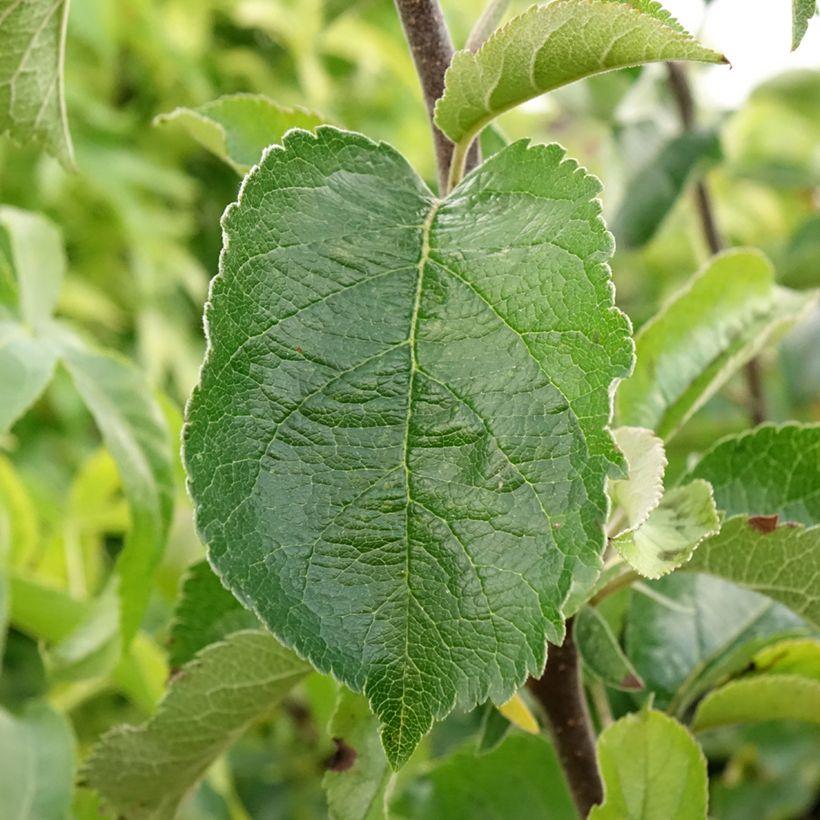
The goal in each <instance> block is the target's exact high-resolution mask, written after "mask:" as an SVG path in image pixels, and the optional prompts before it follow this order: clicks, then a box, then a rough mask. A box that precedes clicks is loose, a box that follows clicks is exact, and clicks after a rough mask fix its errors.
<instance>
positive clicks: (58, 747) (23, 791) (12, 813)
mask: <svg viewBox="0 0 820 820" xmlns="http://www.w3.org/2000/svg"><path fill="white" fill-rule="evenodd" d="M0 760H2V761H3V763H2V765H1V766H0V801H1V803H0V804H1V805H2V816H3V820H59V819H61V818H65V817H68V816H69V811H70V808H71V796H72V792H73V789H74V738H73V736H72V734H71V727H70V725H69V723H68V721H67V720H66V719H65V718H64V717H63V716H62V715H60V714H59V713H58V712H56V711H54V709H52V708H51V707H50V706H47V705H46V704H41V703H29V704H28V705H27V706H26V707H25V709H24V710H23V712H22V713H21V714H20V715H12V714H10V713H9V712H6V711H5V710H4V709H0Z"/></svg>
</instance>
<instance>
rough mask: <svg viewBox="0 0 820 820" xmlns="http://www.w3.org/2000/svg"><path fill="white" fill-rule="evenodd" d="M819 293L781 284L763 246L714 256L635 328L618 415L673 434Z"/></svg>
mask: <svg viewBox="0 0 820 820" xmlns="http://www.w3.org/2000/svg"><path fill="white" fill-rule="evenodd" d="M815 298H816V295H815V294H813V293H798V292H796V291H791V290H788V289H787V288H781V287H778V286H776V285H775V279H774V269H773V268H772V266H771V263H770V262H769V260H768V259H767V258H766V257H765V256H764V255H763V254H762V253H760V252H759V251H756V250H751V249H736V250H731V251H727V252H725V253H722V254H719V255H718V256H715V257H713V258H712V259H711V260H709V262H707V263H706V265H705V266H704V268H703V269H702V270H701V271H700V272H699V273H698V274H697V275H696V276H695V278H694V279H693V280H692V281H691V282H690V283H689V284H688V285H687V286H686V288H684V289H683V290H682V291H681V292H679V293H678V294H677V295H675V296H674V297H673V298H672V300H671V301H670V302H669V303H668V304H667V305H666V306H665V307H664V308H663V309H662V310H661V311H660V312H659V313H658V314H657V315H656V316H655V317H654V318H653V319H652V320H651V321H649V322H648V323H647V324H646V325H644V327H642V328H641V330H640V332H639V333H638V335H637V336H636V338H635V344H636V354H637V363H636V365H635V372H634V373H633V374H632V376H631V377H630V378H629V379H627V380H626V381H625V382H623V384H621V385H620V387H619V389H618V395H617V402H616V408H617V417H618V421H619V423H620V424H624V425H633V426H640V427H648V428H651V429H653V430H654V431H655V432H656V433H657V434H658V435H659V436H661V437H662V438H665V439H666V438H669V437H670V436H671V435H672V434H674V433H675V432H676V431H677V430H678V429H679V428H680V427H681V426H682V425H683V424H684V423H685V422H686V421H687V419H688V418H689V417H690V416H691V415H692V414H693V413H694V412H695V411H696V410H698V408H700V407H701V406H702V405H703V404H704V402H705V401H706V400H707V399H708V398H709V397H710V396H711V395H712V394H713V393H714V392H715V391H716V390H718V389H719V388H720V387H721V386H722V385H723V384H724V383H725V382H726V380H727V379H728V378H729V377H730V376H731V375H732V373H734V372H735V371H736V370H737V369H738V368H739V367H740V366H742V365H743V364H745V363H746V362H747V361H748V360H749V359H750V358H751V357H752V356H754V355H755V354H756V353H757V352H758V351H759V350H760V349H761V348H762V347H763V346H764V344H765V343H766V341H767V340H768V338H769V337H770V336H771V335H772V334H773V333H774V332H775V331H777V330H778V329H782V328H784V327H786V326H787V325H788V324H790V323H791V322H793V321H794V320H795V319H797V318H798V317H799V316H801V315H802V314H803V312H804V311H805V310H807V309H808V307H809V306H810V305H811V304H813V303H814V301H815Z"/></svg>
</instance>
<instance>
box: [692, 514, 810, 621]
mask: <svg viewBox="0 0 820 820" xmlns="http://www.w3.org/2000/svg"><path fill="white" fill-rule="evenodd" d="M818 560H820V527H812V528H810V529H807V528H805V527H801V526H799V525H797V524H785V525H783V526H777V525H776V521H775V519H774V518H767V517H761V516H752V517H747V516H745V515H738V516H735V517H734V518H730V519H729V520H728V521H726V522H724V524H723V526H722V527H721V529H720V532H719V533H718V534H717V535H715V536H712V537H711V538H707V539H706V541H704V542H703V543H702V544H701V545H700V547H699V548H698V550H697V552H696V553H695V555H694V556H693V558H692V560H691V561H690V562H689V564H688V566H687V569H691V570H695V571H697V572H708V573H710V574H711V575H717V576H719V577H720V578H725V579H726V580H727V581H732V582H733V583H735V584H739V585H740V586H743V587H746V589H751V590H754V591H755V592H759V593H761V594H763V595H767V596H768V597H769V598H772V599H774V600H775V601H780V603H782V604H785V605H786V606H787V607H789V609H791V610H792V611H793V612H796V613H797V614H798V615H800V616H801V617H803V618H805V619H806V620H807V621H809V622H810V623H812V624H814V626H816V627H820V590H818V587H817V573H818Z"/></svg>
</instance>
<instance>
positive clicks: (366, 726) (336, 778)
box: [322, 687, 391, 820]
mask: <svg viewBox="0 0 820 820" xmlns="http://www.w3.org/2000/svg"><path fill="white" fill-rule="evenodd" d="M378 729H379V722H378V720H377V719H376V717H375V716H374V715H373V713H372V712H371V711H370V707H369V706H368V705H367V701H366V700H365V699H364V698H363V697H362V696H361V695H357V694H354V693H353V692H351V691H350V690H349V689H346V688H344V687H342V688H341V689H340V690H339V700H338V703H337V704H336V711H335V713H334V715H333V719H332V720H331V721H330V726H329V729H328V730H329V732H330V735H331V737H332V738H333V741H334V742H335V744H336V754H335V756H334V758H333V760H332V761H331V763H330V765H329V767H328V770H327V772H326V773H325V776H324V779H323V780H322V786H323V787H324V789H325V793H326V795H327V804H328V812H329V817H330V818H331V820H382V819H383V818H384V817H386V813H385V811H384V801H385V790H386V789H387V785H388V782H389V781H390V777H391V772H390V767H389V766H388V764H387V758H386V757H385V756H384V750H383V749H382V747H381V743H380V742H379V731H378Z"/></svg>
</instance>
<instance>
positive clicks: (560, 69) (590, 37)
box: [435, 0, 726, 178]
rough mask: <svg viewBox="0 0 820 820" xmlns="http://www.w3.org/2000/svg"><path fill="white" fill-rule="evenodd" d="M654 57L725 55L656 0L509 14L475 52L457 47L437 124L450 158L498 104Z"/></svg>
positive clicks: (575, 1)
mask: <svg viewBox="0 0 820 820" xmlns="http://www.w3.org/2000/svg"><path fill="white" fill-rule="evenodd" d="M659 60H699V61H703V62H710V63H721V62H726V58H725V57H723V56H722V55H721V54H718V53H717V52H715V51H712V50H711V49H708V48H704V47H703V46H701V45H700V44H699V43H697V42H696V41H695V40H694V39H693V38H692V37H691V35H689V34H688V33H687V32H685V31H684V30H683V29H682V28H681V27H680V26H679V25H678V24H677V23H676V22H675V21H674V20H673V19H672V18H671V16H670V15H669V14H668V13H667V12H665V11H664V10H663V9H662V8H661V7H660V5H659V4H658V3H655V2H646V0H553V2H552V3H549V4H547V5H542V6H533V7H532V8H530V9H529V10H528V11H526V12H524V13H523V14H521V15H519V16H518V17H515V18H513V19H512V20H510V22H509V23H507V24H506V25H504V26H502V27H501V28H500V29H498V31H496V32H495V33H494V34H493V35H492V36H491V37H490V38H489V39H488V40H487V42H486V43H485V44H484V45H483V46H482V47H481V48H480V49H479V50H478V51H477V52H475V53H473V52H471V51H469V50H463V51H459V52H457V53H456V54H455V56H454V57H453V60H452V63H451V64H450V67H449V68H448V69H447V73H446V75H445V89H444V95H443V96H442V97H441V99H440V100H439V101H438V102H437V103H436V109H435V119H436V125H438V127H439V128H440V129H441V130H442V131H443V132H444V133H445V134H446V135H447V136H448V137H449V138H450V139H451V140H452V141H453V142H454V143H455V144H456V152H455V157H454V166H462V167H463V161H464V157H465V156H466V152H467V149H468V148H469V146H470V143H471V142H472V141H473V139H474V137H475V136H476V135H477V134H478V133H479V132H480V131H481V129H482V128H484V126H486V125H487V124H488V123H489V122H491V121H492V120H493V119H495V117H497V116H498V115H499V114H501V113H503V112H504V111H507V110H508V109H510V108H513V107H514V106H516V105H519V104H520V103H522V102H525V101H526V100H529V99H532V98H533V97H537V96H539V95H540V94H544V93H545V92H547V91H551V90H553V89H555V88H558V87H559V86H562V85H566V84H567V83H571V82H575V81H576V80H580V79H582V78H584V77H589V76H590V75H592V74H599V73H601V72H603V71H610V70H612V69H616V68H625V67H627V66H635V65H639V64H641V63H650V62H655V61H659ZM460 174H461V167H457V168H456V172H455V176H456V178H457V177H459V176H460Z"/></svg>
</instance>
